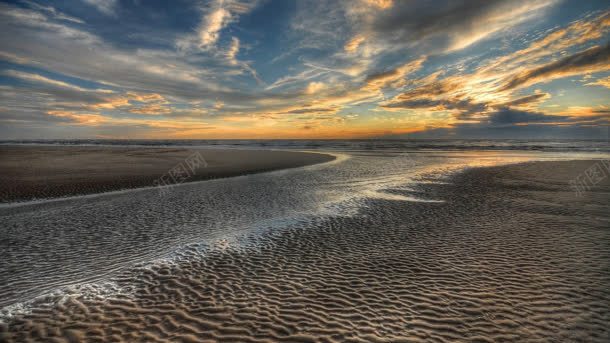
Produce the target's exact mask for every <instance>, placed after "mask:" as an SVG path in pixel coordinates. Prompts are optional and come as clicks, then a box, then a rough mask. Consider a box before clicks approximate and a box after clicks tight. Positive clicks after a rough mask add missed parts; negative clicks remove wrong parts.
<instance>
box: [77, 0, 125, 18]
mask: <svg viewBox="0 0 610 343" xmlns="http://www.w3.org/2000/svg"><path fill="white" fill-rule="evenodd" d="M83 1H84V2H85V3H87V4H89V5H91V6H93V7H95V8H97V10H98V11H100V12H102V13H104V14H106V15H110V16H114V15H116V12H115V10H116V5H117V1H116V0H83Z"/></svg>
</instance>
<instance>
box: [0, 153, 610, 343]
mask: <svg viewBox="0 0 610 343" xmlns="http://www.w3.org/2000/svg"><path fill="white" fill-rule="evenodd" d="M479 155H481V154H480V153H479ZM494 156H497V155H494ZM375 158H376V159H374V160H371V158H370V157H369V156H368V155H364V154H363V155H361V156H357V155H354V156H353V157H352V159H351V160H349V161H347V162H344V163H343V164H344V166H342V165H341V164H340V165H339V166H329V167H324V165H320V167H319V170H314V171H302V170H299V169H295V170H293V171H290V172H280V174H273V173H271V174H258V175H251V176H249V177H248V179H247V182H245V181H243V183H242V180H240V179H238V178H235V179H223V180H217V181H214V182H213V183H208V184H207V185H206V183H203V184H190V185H189V184H187V185H184V186H182V187H181V188H179V189H176V192H175V193H173V195H174V197H173V198H171V199H170V200H167V202H165V203H164V206H165V207H164V208H167V207H168V206H172V205H171V204H173V202H174V201H177V202H179V201H185V203H187V202H188V203H189V204H191V205H189V206H195V207H191V208H189V210H188V211H185V212H181V211H179V210H177V208H183V207H184V206H185V205H184V204H185V203H179V204H177V205H176V207H175V208H173V207H172V209H171V211H168V212H165V216H168V215H171V218H172V220H171V221H170V222H169V223H171V224H168V223H165V224H163V225H162V227H166V228H169V227H171V226H176V225H186V224H187V223H188V222H190V220H191V219H192V218H195V220H196V221H197V224H196V225H195V226H194V227H196V228H198V230H201V229H202V228H203V226H206V227H208V226H213V223H212V222H209V221H208V222H206V224H205V225H203V226H202V225H200V224H201V223H202V222H203V221H204V220H203V219H202V218H206V217H205V216H203V215H202V214H201V212H204V207H196V206H199V205H198V204H194V203H197V201H199V202H201V201H202V200H201V199H203V198H208V197H210V194H205V193H203V190H204V189H207V190H208V191H209V190H210V189H213V188H214V187H218V189H219V191H220V190H221V189H222V190H224V191H225V192H227V191H229V190H235V192H239V193H238V195H239V196H238V197H235V196H233V197H232V198H231V199H232V200H231V201H232V202H233V203H234V204H235V205H236V206H239V207H238V208H241V209H243V210H246V211H247V209H248V206H244V203H242V202H241V201H249V200H247V199H246V200H236V199H241V198H242V196H241V194H251V193H255V195H251V196H252V198H253V200H252V204H254V203H255V201H257V200H256V199H257V198H259V199H260V196H261V195H260V194H261V193H256V189H259V187H261V188H260V189H264V190H265V192H266V194H269V193H270V192H271V194H274V197H275V199H276V200H275V201H278V200H277V199H280V200H285V201H279V202H280V204H275V203H273V204H271V205H270V204H264V205H257V206H264V207H257V208H256V214H252V215H253V216H256V217H257V218H261V220H262V223H263V224H260V225H258V226H257V227H258V229H257V230H247V231H240V232H239V234H237V235H221V236H218V239H212V240H207V241H205V242H207V243H203V242H204V241H203V240H201V236H197V237H200V238H199V241H200V242H202V243H195V244H193V243H192V244H186V245H182V247H181V248H180V249H178V250H175V251H174V252H173V253H171V254H169V255H163V256H165V257H164V258H161V259H153V261H152V262H148V263H139V264H131V267H128V268H123V269H121V270H120V271H115V272H114V274H109V275H112V277H108V278H107V280H109V281H111V282H110V285H109V286H108V284H107V285H106V286H105V287H94V286H92V285H94V284H96V282H93V283H91V279H87V278H86V277H84V276H83V278H84V279H87V280H89V281H88V283H85V284H84V285H81V286H79V287H75V286H72V287H68V288H64V290H63V291H62V292H59V293H58V292H55V293H52V292H51V293H46V294H47V295H45V296H39V297H37V298H36V300H35V301H34V302H33V304H30V310H27V311H23V312H20V311H17V310H15V311H13V313H12V315H11V316H10V319H8V320H5V321H4V323H3V324H2V325H1V326H0V332H1V335H2V336H1V337H2V339H3V340H4V341H8V342H21V341H27V340H30V341H51V340H57V341H70V342H72V341H83V342H84V341H87V342H96V341H99V342H105V341H117V342H118V341H125V342H127V341H147V342H151V341H156V342H208V341H209V342H452V341H468V342H496V341H506V342H524V341H551V342H567V341H569V342H571V341H586V342H606V341H607V340H608V338H609V337H610V336H609V335H610V332H609V329H608V326H607V323H608V319H609V318H610V291H609V289H610V273H609V272H608V270H610V269H609V267H610V262H609V261H610V249H609V245H608V244H609V242H610V230H609V225H608V224H609V223H610V215H609V213H610V211H609V209H610V208H609V204H610V203H609V202H608V200H609V199H610V181H609V180H610V177H608V171H607V170H604V169H603V168H604V164H603V163H602V162H601V161H600V160H581V161H574V160H551V161H522V162H520V159H516V158H513V160H514V161H516V163H511V164H506V163H505V164H506V165H504V164H498V163H497V162H493V163H492V162H486V161H491V157H489V158H487V157H486V158H479V160H478V161H476V163H473V164H471V167H466V168H464V167H463V166H462V165H460V168H459V170H458V169H451V168H449V167H448V166H449V165H450V164H449V163H447V162H443V163H444V164H443V165H442V167H439V168H437V167H435V168H432V169H431V168H430V167H428V164H426V165H425V166H426V167H425V168H423V167H418V165H417V164H413V163H412V164H406V163H411V162H412V160H413V159H414V158H413V157H411V159H410V160H409V161H406V160H402V159H401V160H400V161H397V160H395V157H388V156H386V157H384V158H385V160H384V159H382V158H380V157H379V158H377V157H375ZM435 158H436V159H439V160H441V159H442V160H443V161H445V160H444V158H445V157H435ZM494 158H496V157H494ZM458 159H463V156H462V155H460V156H458V157H456V159H455V160H456V161H457V160H458ZM380 161H386V162H385V164H384V165H382V166H379V167H378V168H380V169H374V170H387V171H397V170H404V168H405V166H407V165H408V166H410V167H409V168H410V172H411V173H416V172H417V171H418V170H419V171H422V172H421V173H419V174H417V175H418V176H417V177H416V180H417V181H418V182H411V183H409V187H399V186H397V184H396V185H394V186H392V185H391V183H390V182H384V183H383V185H382V186H379V187H380V188H379V189H381V188H383V193H384V194H385V195H382V194H379V195H377V196H370V194H373V193H374V192H373V191H372V190H371V189H369V190H367V192H366V194H369V196H366V197H362V198H360V200H358V204H357V206H355V205H353V203H354V200H349V201H347V202H346V203H347V205H346V207H341V209H342V210H341V211H333V212H332V213H331V215H326V214H324V215H323V214H321V213H322V212H316V213H318V214H316V215H315V216H311V215H309V214H307V213H306V214H302V213H301V214H299V215H298V216H297V215H295V214H293V213H288V212H282V210H280V209H281V206H282V203H283V202H290V204H291V206H292V207H294V206H297V207H300V208H301V209H309V208H312V209H313V208H317V207H314V205H312V204H313V203H315V202H323V201H324V200H325V198H324V197H323V196H322V195H320V194H321V193H320V192H321V191H319V192H318V194H317V195H316V196H315V197H313V198H312V199H309V198H307V199H309V200H304V199H306V198H300V196H302V194H303V193H306V189H307V188H308V187H309V188H310V186H309V183H307V182H309V181H307V178H308V177H310V178H313V177H315V175H316V174H324V173H330V171H332V170H333V168H335V169H336V171H333V173H337V174H333V175H335V178H339V174H338V173H343V174H346V173H347V172H346V170H352V169H348V167H350V166H353V167H354V168H357V169H358V170H365V172H363V173H361V174H358V175H360V176H359V177H360V178H361V177H363V176H362V175H368V174H371V173H372V172H371V170H372V169H366V168H375V167H376V165H380V164H381V162H380ZM426 161H427V160H426ZM435 161H436V160H435ZM511 161H512V160H511ZM372 162H374V163H372ZM350 163H351V164H350ZM426 163H428V162H426ZM486 163H487V164H486ZM597 167H599V168H602V169H599V170H600V171H601V172H602V173H604V174H601V175H600V177H599V178H598V179H596V181H597V182H596V183H595V184H592V183H591V184H589V185H587V186H588V187H587V188H586V189H582V190H581V191H582V192H576V190H575V189H574V187H572V186H573V183H571V181H573V180H578V179H579V178H580V177H581V176H582V175H584V174H583V173H586V171H589V170H591V169H592V168H597ZM341 168H342V169H341ZM449 169H451V170H454V171H453V172H450V173H448V174H447V170H449ZM329 170H330V171H329ZM353 170H356V169H353ZM439 171H441V172H442V173H441V174H442V175H445V176H439V174H438V172H439ZM276 173H277V172H276ZM351 173H355V172H354V171H351ZM377 173H380V172H377ZM388 173H389V172H388ZM324 175H325V174H324ZM376 175H377V176H376V177H375V178H371V180H373V179H375V180H378V179H380V174H376ZM392 175H393V174H392ZM325 176H327V175H325ZM393 177H394V176H393ZM322 179H323V178H322V177H320V178H319V179H315V182H317V183H319V182H320V180H322ZM303 180H305V181H303ZM325 180H326V179H325ZM388 180H389V179H388ZM392 180H394V179H392ZM355 182H356V181H352V182H351V183H350V185H353V184H354V183H355ZM229 185H231V186H229ZM246 185H249V186H246ZM287 185H292V187H293V188H296V189H297V191H295V195H293V194H292V193H290V192H289V190H286V187H287ZM367 185H368V182H367ZM204 187H205V188H204ZM239 187H242V188H239ZM244 187H246V189H244ZM247 187H251V188H250V189H247ZM337 187H338V186H336V185H335V187H334V188H333V189H332V190H333V192H332V194H333V195H334V194H335V193H336V192H337V189H338V188H337ZM236 189H239V190H236ZM379 189H378V191H379ZM348 191H349V192H350V193H354V191H353V190H348ZM187 192H188V193H187ZM194 192H195V193H197V192H200V193H197V194H198V196H195V195H191V196H192V198H191V199H188V200H184V197H185V196H186V195H187V194H193V193H194ZM241 192H243V193H241ZM141 193H142V192H140V193H133V194H132V195H131V198H129V199H128V200H122V199H123V198H120V199H114V196H106V197H102V198H101V199H99V200H96V201H97V203H92V204H85V205H81V207H80V209H81V212H82V213H81V214H79V216H78V217H79V223H78V225H79V226H85V227H86V226H87V223H86V222H87V221H88V219H87V218H89V217H91V216H92V215H91V214H89V212H91V213H93V212H95V213H96V216H95V218H98V219H99V218H106V216H112V215H116V216H119V214H113V213H114V212H113V210H115V211H116V209H117V208H122V207H124V206H125V205H126V202H124V203H122V202H121V201H129V202H130V203H131V202H136V200H134V199H135V198H136V197H137V196H138V194H141ZM218 194H220V193H218ZM257 194H258V195H257ZM123 197H125V199H127V196H123ZM144 198H146V196H145V194H142V198H141V199H140V198H138V199H139V200H138V202H139V204H140V205H138V207H137V208H138V209H139V210H140V211H144V210H145V209H146V211H149V212H146V213H149V214H148V216H155V213H156V212H157V211H158V208H156V207H152V208H151V207H150V206H151V205H150V204H146V205H143V203H142V202H143V201H145V200H144ZM179 199H180V200H179ZM197 199H199V200H197ZM267 199H269V198H267ZM332 199H333V201H336V198H332ZM350 199H352V198H350ZM409 199H419V201H413V200H409ZM424 200H430V201H424ZM431 200H434V201H431ZM155 201H156V202H159V200H155ZM215 201H217V202H222V201H223V200H222V199H221V198H218V199H217V200H215ZM268 201H270V202H273V200H268ZM310 201H311V203H312V204H310ZM114 202H117V203H118V204H117V205H116V206H117V207H113V209H108V212H100V211H106V209H103V208H101V207H100V206H99V205H101V204H103V205H105V206H109V205H110V204H111V203H114ZM68 203H69V201H68V202H66V204H63V205H61V206H63V207H65V208H63V207H59V208H56V207H54V206H60V205H35V206H38V207H37V208H35V209H34V210H35V211H38V212H43V211H46V212H47V213H46V214H45V215H44V217H45V218H46V219H47V220H52V221H53V222H56V223H57V224H58V225H63V226H64V227H68V226H69V225H67V224H66V223H65V222H61V220H60V219H59V218H60V217H61V214H62V213H66V212H67V211H69V209H71V208H72V207H70V206H69V205H68ZM151 204H152V202H151ZM206 204H212V203H211V202H207V203H206ZM257 204H258V203H257ZM211 206H212V205H211ZM251 206H254V205H251ZM267 206H271V207H274V210H273V211H274V212H273V213H274V216H268V215H267V214H266V212H265V210H264V209H266V208H267ZM347 208H352V209H354V208H356V210H355V211H354V212H353V213H351V214H349V213H347V212H348V211H347V210H346V209H347ZM34 210H32V211H34ZM208 210H210V211H211V210H214V211H216V209H208ZM28 211H29V210H26V209H23V208H19V207H18V208H15V209H12V210H10V211H9V210H5V211H4V212H1V213H0V214H1V215H2V218H3V219H4V222H5V223H6V224H8V225H14V226H16V229H17V226H18V224H16V223H17V221H18V220H19V219H20V218H23V216H25V214H26V212H28ZM318 211H319V210H318ZM49 212H55V214H52V213H51V214H50V213H49ZM261 212H263V213H261ZM28 213H30V214H31V212H28ZM223 213H225V216H226V215H232V214H233V213H234V210H230V209H229V210H227V209H225V211H224V212H223ZM278 213H282V214H281V215H278ZM102 214H104V215H102ZM187 214H190V216H189V215H187ZM55 215H57V216H58V217H57V219H54V218H55ZM160 217H163V216H160ZM271 217H273V218H277V217H282V218H288V217H291V218H297V219H295V220H292V221H289V220H287V219H283V220H282V221H279V222H278V221H277V220H274V221H269V220H268V219H269V218H271ZM122 218H123V229H121V231H122V236H121V239H120V240H118V239H117V240H113V241H112V243H113V244H112V246H116V245H121V244H122V243H121V242H122V241H123V240H126V239H127V240H130V241H131V242H135V241H136V238H135V237H129V236H130V234H129V232H127V231H129V230H127V227H129V224H130V223H132V222H134V221H136V220H135V219H134V218H130V217H124V216H123V217H122ZM33 220H34V219H33ZM91 220H93V219H91ZM142 220H143V219H142ZM159 220H160V219H159ZM239 222H241V220H235V221H234V222H233V224H232V225H233V226H235V225H237V224H235V223H239ZM108 223H109V222H108V221H107V220H105V219H104V220H102V221H101V222H99V223H98V224H97V226H96V227H98V228H100V230H104V229H103V227H105V226H106V225H108ZM141 224H142V223H140V225H141ZM143 226H144V227H146V229H147V232H146V235H153V232H155V225H143ZM183 230H185V229H184V228H183ZM225 230H227V229H226V227H225ZM112 232H115V231H112ZM41 234H43V235H44V233H41ZM114 234H117V233H114ZM106 235H107V234H106ZM158 235H161V234H160V233H159V234H158ZM198 235H200V232H198ZM9 236H10V237H9V238H10V239H13V240H14V241H18V239H17V238H16V237H18V236H19V235H18V234H16V233H12V234H11V235H9ZM50 236H51V234H49V237H50ZM174 236H175V235H174ZM78 237H81V239H82V235H79V236H78ZM194 237H195V236H190V237H189V239H186V240H185V242H187V241H190V242H194V241H195V242H196V241H197V239H195V238H194ZM48 239H49V240H51V238H48ZM63 239H64V240H65V241H72V238H70V236H69V234H68V233H66V234H64V236H63ZM167 239H168V238H164V237H162V236H159V238H157V237H154V243H152V244H155V245H159V244H169V243H168V242H169V241H168V240H167ZM85 240H86V239H85ZM75 241H76V240H75ZM65 244H69V243H65ZM78 244H86V242H85V243H78ZM78 244H74V246H77V245H78ZM90 244H91V245H90V246H89V250H88V251H91V250H92V249H91V247H94V248H95V249H93V250H101V248H102V246H103V245H102V244H103V242H102V243H100V242H97V241H95V242H94V241H91V243H90ZM134 244H135V243H134ZM172 244H174V245H175V242H174V243H172ZM58 246H59V245H58ZM108 247H109V248H108V250H107V251H106V253H105V254H106V255H107V257H106V258H114V257H113V256H114V254H113V253H111V250H112V247H110V245H108ZM148 247H153V245H149V246H148ZM21 248H22V249H23V247H21ZM37 249H38V248H34V249H30V250H29V251H30V253H31V255H34V256H36V250H37ZM13 250H15V251H16V250H17V248H14V249H13ZM140 250H142V249H137V251H140ZM64 251H65V252H70V254H72V253H73V254H77V252H75V251H73V248H72V247H69V248H65V250H64ZM134 251H136V249H134ZM45 254H47V253H46V252H43V251H42V249H41V252H40V256H45ZM70 254H68V255H70ZM90 254H93V252H84V250H83V252H82V253H81V254H77V255H79V259H80V263H81V264H87V261H88V260H89V258H90V259H91V260H92V261H95V263H92V265H96V267H95V268H100V267H98V266H99V265H100V256H93V255H91V256H90ZM5 255H8V253H5ZM40 256H39V258H40ZM89 256H90V257H89ZM108 256H109V257H108ZM157 256H159V255H157ZM3 257H6V256H3ZM16 258H18V256H15V257H13V259H14V260H13V264H14V265H18V264H19V263H18V262H16V261H15V259H16ZM24 258H26V257H24ZM27 258H30V259H32V258H35V257H31V256H30V255H28V257H27ZM71 261H72V260H71V258H70V257H69V256H62V262H61V263H62V264H63V265H65V266H69V265H71V264H73V263H74V262H71ZM30 264H31V262H30ZM115 264H116V262H115ZM49 268H50V266H49ZM2 270H4V269H2ZM71 273H74V274H76V273H77V271H74V272H71ZM38 275H39V276H40V275H45V278H47V279H48V280H52V279H53V276H54V275H57V272H55V273H49V274H45V272H44V270H42V269H41V270H39V271H38ZM47 275H48V276H47ZM83 275H85V274H83ZM5 276H6V275H5ZM25 279H26V276H23V277H22V278H21V279H20V280H21V281H20V282H17V281H16V279H15V281H14V282H15V284H17V283H19V284H25V283H26V282H25V281H23V280H25ZM12 281H13V280H11V282H12ZM49 282H50V281H49ZM97 283H98V284H102V282H99V281H98V282H97ZM37 287H38V286H37ZM3 294H5V295H6V294H7V293H6V292H4V293H3Z"/></svg>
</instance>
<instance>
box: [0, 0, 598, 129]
mask: <svg viewBox="0 0 610 343" xmlns="http://www.w3.org/2000/svg"><path fill="white" fill-rule="evenodd" d="M609 124H610V3H608V2H607V1H594V0H587V1H582V0H577V1H574V0H563V1H562V0H530V1H524V0H508V1H496V0H472V1H446V0H435V1H424V0H402V1H399V0H350V1H342V0H330V1H324V0H298V1H296V0H295V1H291V0H280V1H272V0H252V1H249V0H209V1H190V0H174V1H154V0H125V1H121V0H61V1H36V0H21V1H0V138H1V139H41V138H43V139H62V138H66V139H72V138H129V139H136V138H142V139H157V138H158V139H168V138H177V139H267V138H268V139H277V138H283V139H316V138H324V139H328V138H429V139H435V138H438V139H447V138H460V139H469V138H471V139H493V138H497V139H506V138H512V139H554V138H575V139H583V138H586V139H607V138H608V135H609V132H610V129H609V128H608V126H609Z"/></svg>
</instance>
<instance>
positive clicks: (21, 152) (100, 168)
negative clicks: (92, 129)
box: [0, 146, 334, 202]
mask: <svg viewBox="0 0 610 343" xmlns="http://www.w3.org/2000/svg"><path fill="white" fill-rule="evenodd" d="M197 153H199V154H200V156H201V157H203V160H205V164H202V163H200V164H199V167H198V168H194V172H190V171H189V172H188V175H184V173H183V171H184V169H178V171H181V173H180V178H178V180H180V182H182V181H184V182H190V181H198V180H205V179H212V178H219V177H227V176H237V175H243V174H249V173H257V172H265V171H271V170H278V169H284V168H294V167H301V166H305V165H310V164H315V163H321V162H327V161H330V160H333V159H334V157H333V156H330V155H325V154H318V153H304V152H290V151H261V150H228V149H225V150H222V149H198V150H195V149H176V148H173V149H170V148H140V147H133V148H123V147H82V146H81V147H65V146H62V147H53V146H36V147H32V146H2V147H0V202H6V201H14V200H28V199H34V198H53V197H60V196H67V195H77V194H89V193H100V192H107V191H113V190H119V189H126V188H136V187H146V186H153V185H154V182H155V181H157V180H159V178H163V179H162V180H164V181H163V182H166V183H174V182H175V181H172V179H171V176H170V175H168V171H170V170H171V169H172V168H174V167H176V166H179V165H180V164H183V165H184V166H186V165H185V164H184V163H185V161H186V160H188V159H189V158H191V157H192V158H196V156H197V155H193V154H197ZM195 162H196V161H195ZM186 167H187V168H188V166H186ZM187 171H188V170H187ZM183 176H187V177H183Z"/></svg>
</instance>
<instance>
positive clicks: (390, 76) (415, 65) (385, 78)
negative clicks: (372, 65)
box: [364, 56, 426, 90]
mask: <svg viewBox="0 0 610 343" xmlns="http://www.w3.org/2000/svg"><path fill="white" fill-rule="evenodd" d="M425 61H426V57H425V56H423V57H421V58H419V59H416V60H413V61H410V62H407V63H405V64H403V65H401V66H399V67H396V68H394V69H390V70H388V71H384V72H381V73H376V74H371V75H369V76H367V77H366V79H365V81H364V82H365V84H366V85H365V86H364V88H365V89H368V90H378V89H381V88H383V87H387V86H393V87H394V88H397V87H400V86H402V85H404V84H403V82H404V77H406V76H407V75H409V74H411V73H414V72H416V71H418V70H419V69H420V68H421V67H422V65H423V63H424V62H425Z"/></svg>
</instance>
